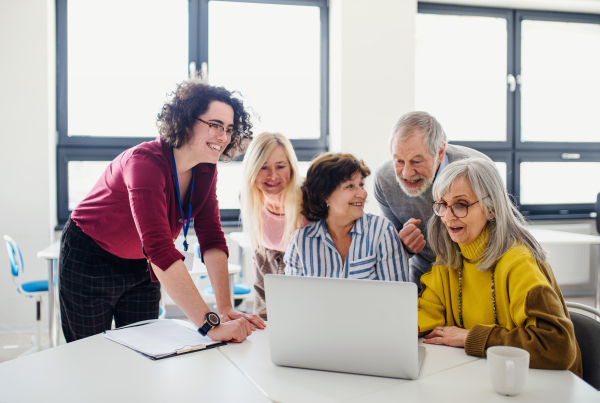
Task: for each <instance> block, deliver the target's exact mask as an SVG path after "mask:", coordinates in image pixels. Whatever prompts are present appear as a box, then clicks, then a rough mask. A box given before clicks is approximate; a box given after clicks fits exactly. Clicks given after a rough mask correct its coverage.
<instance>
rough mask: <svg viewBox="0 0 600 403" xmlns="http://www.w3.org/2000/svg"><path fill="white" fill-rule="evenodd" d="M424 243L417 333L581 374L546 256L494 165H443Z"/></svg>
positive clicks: (438, 341)
mask: <svg viewBox="0 0 600 403" xmlns="http://www.w3.org/2000/svg"><path fill="white" fill-rule="evenodd" d="M433 197H434V199H435V202H433V203H432V208H433V212H434V213H435V214H434V215H433V216H432V218H431V220H430V221H429V226H428V229H429V234H430V236H429V242H430V245H431V248H432V250H433V251H434V252H435V253H436V255H437V261H436V262H435V263H434V265H433V268H432V269H431V271H429V272H428V273H426V274H424V275H423V276H422V277H421V284H422V288H423V292H422V293H421V295H420V296H419V335H425V339H426V340H425V341H424V342H425V343H427V344H445V345H449V346H454V347H463V348H464V349H465V352H466V353H467V354H470V355H476V356H482V357H483V356H485V355H486V349H487V348H488V347H492V346H513V347H520V348H523V349H525V350H527V351H528V352H529V353H530V356H531V359H530V366H531V367H532V368H542V369H568V370H570V371H572V372H573V373H575V374H576V375H579V376H581V373H582V367H581V353H580V351H579V346H578V345H577V340H576V339H575V333H574V330H573V324H572V323H571V320H570V317H569V313H568V311H567V308H566V305H565V302H564V299H563V297H562V294H561V292H560V289H559V287H558V285H557V283H556V279H555V278H554V274H553V273H552V269H551V268H550V266H549V265H548V263H547V262H546V257H545V252H544V250H543V249H542V247H541V246H540V244H539V243H538V242H537V241H536V240H535V238H534V237H533V236H532V235H531V233H529V231H528V230H527V226H526V222H525V219H524V218H523V216H522V215H521V213H519V211H518V210H517V209H516V208H515V207H514V206H513V204H512V203H511V201H510V198H509V196H508V194H507V193H506V190H505V188H504V185H503V183H502V180H501V178H500V174H499V172H498V170H497V169H496V167H495V165H494V164H493V163H492V162H490V161H487V160H484V159H480V158H472V159H466V160H461V161H457V162H454V163H452V164H450V165H448V166H447V167H446V168H445V169H444V171H443V172H442V173H441V174H440V176H439V177H438V179H437V180H436V182H435V184H434V186H433Z"/></svg>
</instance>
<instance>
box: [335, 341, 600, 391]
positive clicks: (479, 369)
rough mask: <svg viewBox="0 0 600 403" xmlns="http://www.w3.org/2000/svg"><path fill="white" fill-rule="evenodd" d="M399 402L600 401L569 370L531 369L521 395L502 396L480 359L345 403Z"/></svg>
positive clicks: (484, 361)
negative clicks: (494, 386)
mask: <svg viewBox="0 0 600 403" xmlns="http://www.w3.org/2000/svg"><path fill="white" fill-rule="evenodd" d="M448 348H451V347H448ZM398 401H403V402H427V403H432V402H444V403H466V402H511V403H512V402H527V403H529V402H540V403H549V402H561V403H566V402H573V403H575V402H576V403H583V402H600V392H598V391H597V390H595V389H594V388H592V387H591V386H590V385H588V384H587V383H585V382H584V381H582V380H581V379H580V378H578V377H577V376H575V375H574V374H573V373H572V372H569V371H550V370H541V369H530V370H529V373H528V375H527V383H526V384H525V389H524V390H523V392H521V393H520V394H519V395H517V396H510V397H508V396H501V395H499V394H497V393H496V392H494V389H492V384H491V383H490V380H489V373H488V367H487V360H485V359H481V360H477V361H474V362H471V363H469V364H466V365H461V366H457V367H454V368H451V369H449V370H447V371H443V372H440V373H437V374H435V375H433V376H428V377H420V378H419V379H417V380H415V381H411V382H405V383H403V384H401V385H397V386H394V387H391V388H387V389H381V390H378V391H376V392H373V393H370V394H366V395H362V396H357V397H355V398H354V399H350V400H347V402H352V403H358V402H378V403H380V402H381V403H386V402H398Z"/></svg>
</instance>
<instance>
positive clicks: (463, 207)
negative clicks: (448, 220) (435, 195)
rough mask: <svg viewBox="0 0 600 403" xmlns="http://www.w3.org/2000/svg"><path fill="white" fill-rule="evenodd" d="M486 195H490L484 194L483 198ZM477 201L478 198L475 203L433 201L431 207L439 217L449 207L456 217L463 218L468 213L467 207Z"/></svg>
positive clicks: (444, 213)
mask: <svg viewBox="0 0 600 403" xmlns="http://www.w3.org/2000/svg"><path fill="white" fill-rule="evenodd" d="M487 197H490V196H486V197H484V199H485V198H487ZM482 200H483V199H482ZM477 203H479V200H477V201H476V202H475V203H471V204H467V203H462V202H458V203H454V204H447V203H445V202H441V203H436V202H433V203H431V208H432V209H433V213H434V214H435V215H437V216H440V217H443V216H445V215H446V211H448V209H450V211H451V212H452V214H453V215H454V216H455V217H456V218H465V217H466V216H467V214H469V207H471V206H474V205H475V204H477Z"/></svg>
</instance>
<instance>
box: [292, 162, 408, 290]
mask: <svg viewBox="0 0 600 403" xmlns="http://www.w3.org/2000/svg"><path fill="white" fill-rule="evenodd" d="M370 173H371V171H370V170H369V168H367V166H366V165H365V164H364V163H363V162H362V161H361V160H359V159H357V158H356V157H355V156H353V155H352V154H343V153H326V154H323V155H320V156H319V157H317V158H316V159H315V160H314V161H313V162H312V163H311V165H310V167H309V169H308V173H307V175H306V181H305V182H304V185H303V186H302V214H303V215H304V216H305V217H306V218H307V219H308V220H310V221H315V222H313V223H311V224H309V225H307V226H306V227H304V228H302V229H299V230H298V231H296V232H295V233H294V235H293V236H292V239H291V241H290V243H289V245H288V248H287V250H286V252H285V257H284V261H285V265H286V266H285V274H286V275H295V276H316V277H337V278H354V279H365V280H385V281H406V279H407V274H408V273H407V271H408V262H407V256H406V253H405V252H404V249H403V248H402V244H401V243H400V239H399V238H398V232H397V231H396V230H395V229H394V226H393V225H392V223H391V222H390V221H389V220H388V219H386V218H384V217H378V216H375V215H371V214H365V212H364V207H365V202H366V199H367V191H366V190H365V188H364V179H365V178H366V177H367V176H368V175H369V174H370Z"/></svg>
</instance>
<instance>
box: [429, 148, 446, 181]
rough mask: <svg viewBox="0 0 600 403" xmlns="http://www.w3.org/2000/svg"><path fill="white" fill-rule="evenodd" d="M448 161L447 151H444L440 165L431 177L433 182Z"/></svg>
mask: <svg viewBox="0 0 600 403" xmlns="http://www.w3.org/2000/svg"><path fill="white" fill-rule="evenodd" d="M448 164H449V162H448V153H447V152H446V153H444V158H443V159H442V162H440V166H439V167H438V170H437V172H436V173H435V178H433V181H434V182H435V180H436V179H437V177H438V175H439V174H440V173H441V172H442V171H443V170H444V168H446V167H447V166H448Z"/></svg>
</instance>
